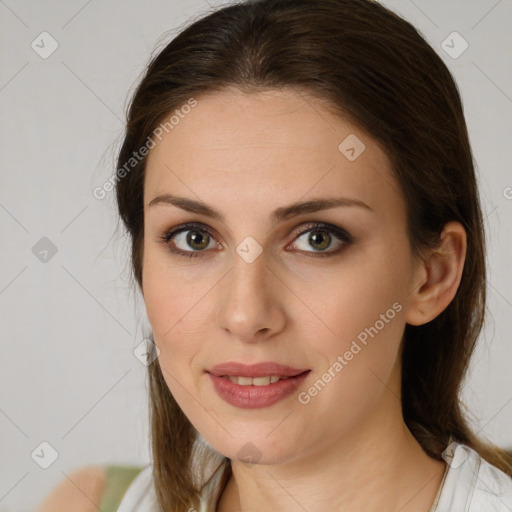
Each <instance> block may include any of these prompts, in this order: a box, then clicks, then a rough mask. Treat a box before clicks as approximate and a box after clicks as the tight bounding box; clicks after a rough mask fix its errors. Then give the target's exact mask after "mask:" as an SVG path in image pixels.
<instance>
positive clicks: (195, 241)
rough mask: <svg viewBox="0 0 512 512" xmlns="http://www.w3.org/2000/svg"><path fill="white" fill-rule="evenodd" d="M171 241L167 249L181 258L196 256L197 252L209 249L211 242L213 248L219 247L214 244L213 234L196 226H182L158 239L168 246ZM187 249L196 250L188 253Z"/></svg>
mask: <svg viewBox="0 0 512 512" xmlns="http://www.w3.org/2000/svg"><path fill="white" fill-rule="evenodd" d="M171 240H172V246H171V247H169V249H170V251H171V252H173V253H175V254H179V255H182V256H188V257H189V258H193V257H195V256H198V252H203V251H204V250H205V249H208V248H211V247H212V245H210V242H213V246H215V245H217V246H218V245H219V244H217V243H215V242H214V238H213V234H212V233H211V232H210V231H208V230H207V229H205V228H204V227H201V226H199V225H198V224H182V225H181V226H177V227H175V228H173V229H171V230H170V231H168V232H166V233H164V234H163V235H162V236H161V237H160V241H161V242H163V243H165V244H169V242H170V241H171ZM180 245H181V247H180ZM189 248H192V249H196V250H194V251H190V250H189Z"/></svg>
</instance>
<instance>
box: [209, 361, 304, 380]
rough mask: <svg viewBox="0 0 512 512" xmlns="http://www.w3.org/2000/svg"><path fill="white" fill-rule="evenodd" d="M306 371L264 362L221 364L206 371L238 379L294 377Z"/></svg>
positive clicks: (218, 375)
mask: <svg viewBox="0 0 512 512" xmlns="http://www.w3.org/2000/svg"><path fill="white" fill-rule="evenodd" d="M306 371H308V368H302V369H301V368H292V367H291V366H287V365H283V364H278V363H273V362H272V361H266V362H264V363H257V364H243V363H237V362H235V361H229V362H226V363H221V364H218V365H216V366H214V367H213V368H210V369H209V370H207V372H208V373H210V374H212V375H216V376H217V377H222V376H223V375H231V376H239V377H269V376H271V375H278V376H280V377H295V376H297V375H300V374H301V373H304V372H306Z"/></svg>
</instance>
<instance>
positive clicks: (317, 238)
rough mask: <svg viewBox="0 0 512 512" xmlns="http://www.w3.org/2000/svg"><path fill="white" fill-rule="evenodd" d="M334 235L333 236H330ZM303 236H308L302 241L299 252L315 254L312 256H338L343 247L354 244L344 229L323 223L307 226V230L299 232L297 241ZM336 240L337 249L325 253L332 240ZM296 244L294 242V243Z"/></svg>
mask: <svg viewBox="0 0 512 512" xmlns="http://www.w3.org/2000/svg"><path fill="white" fill-rule="evenodd" d="M333 234H334V236H332V235H333ZM304 235H309V236H308V237H307V238H305V239H304V240H303V241H302V247H299V250H300V251H301V252H308V253H311V252H313V253H316V254H313V256H315V257H316V256H318V257H326V256H334V255H335V254H338V253H339V252H340V251H341V250H342V249H343V248H344V246H347V245H350V244H352V243H353V242H354V239H353V238H352V236H351V235H349V233H347V232H346V231H345V230H344V229H341V228H338V227H336V226H332V225H330V224H325V223H323V222H322V223H318V222H317V223H314V224H312V225H310V226H309V229H306V230H305V231H304V230H303V231H301V232H300V233H299V236H298V238H297V240H300V239H301V238H302V237H304ZM336 239H337V240H338V241H339V242H338V245H337V248H335V249H331V250H329V251H326V250H325V249H328V248H329V247H331V246H332V243H333V241H334V240H336ZM295 243H296V242H295ZM308 247H312V248H313V251H309V250H308Z"/></svg>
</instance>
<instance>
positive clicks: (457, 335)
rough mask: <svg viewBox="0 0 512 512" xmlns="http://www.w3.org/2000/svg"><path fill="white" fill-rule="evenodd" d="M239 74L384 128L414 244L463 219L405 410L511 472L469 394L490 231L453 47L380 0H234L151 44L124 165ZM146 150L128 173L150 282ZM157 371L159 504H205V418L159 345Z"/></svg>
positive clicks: (408, 362) (382, 137)
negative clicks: (181, 113) (438, 45)
mask: <svg viewBox="0 0 512 512" xmlns="http://www.w3.org/2000/svg"><path fill="white" fill-rule="evenodd" d="M228 87H236V88H237V89H239V90H241V91H243V92H247V93H250V92H257V91H261V90H265V89H283V88H292V89H294V90H296V91H302V92H305V93H306V94H307V95H310V97H316V98H320V99H323V100H325V101H327V102H328V104H329V105H330V106H331V107H332V108H333V110H334V111H336V112H337V113H338V114H339V115H341V116H343V117H345V118H346V119H348V120H350V121H351V122H353V123H355V124H356V125H357V126H359V127H361V128H362V129H364V130H365V131H366V132H367V133H369V134H370V135H371V136H372V137H373V138H374V139H375V140H376V141H377V142H379V143H380V144H381V146H382V147H383V148H384V150H385V151H386V153H387V154H388V156H389V158H390V159H391V162H392V165H393V170H394V172H395V174H396V177H397V180H398V182H399V183H400V186H401V191H402V193H403V197H404V200H405V202H406V207H407V212H408V233H409V238H410V243H411V248H412V251H413V254H414V255H416V256H421V254H422V251H423V250H424V249H428V248H432V247H435V246H436V244H437V243H438V242H439V235H440V233H441V232H442V230H443V227H444V225H445V223H446V222H448V221H451V220H454V221H458V222H460V223H461V224H462V225H463V226H464V228H465V229H466V233H467V252H466V260H465V265H464V270H463V274H462V279H461V282H460V286H459V289H458V291H457V293H456V295H455V297H454V299H453V300H452V302H451V303H450V304H449V305H448V306H447V308H446V309H445V310H444V311H443V312H442V313H441V314H439V315H438V316H437V317H436V318H435V319H434V320H432V321H430V322H428V323H427V324H424V325H421V326H412V325H406V327H405V331H404V339H403V347H402V349H403V351H402V410H403V416H404V420H405V423H406V424H407V426H408V428H409V429H410V430H411V432H412V433H413V435H414V436H415V437H416V439H417V440H418V442H419V443H420V445H421V446H422V447H423V449H424V450H425V452H426V453H428V454H429V455H430V456H431V457H433V458H435V459H438V460H441V453H442V452H443V450H444V449H445V448H446V446H447V444H448V442H449V439H450V437H452V438H453V439H454V440H456V441H458V442H461V443H463V444H466V445H468V446H470V447H472V448H473V449H475V450H476V451H477V452H479V453H480V455H481V456H482V457H483V458H484V459H486V460H487V461H489V462H490V463H491V464H493V465H495V466H497V467H498V468H500V469H501V470H503V471H505V472H507V473H508V474H512V459H511V457H510V456H509V454H507V452H506V451H504V450H502V449H500V448H498V447H496V446H494V445H492V444H491V443H490V442H488V441H484V440H481V439H480V438H478V437H477V435H476V434H475V433H473V432H472V431H471V429H470V427H469V424H468V422H467V419H466V418H465V416H464V412H463V404H462V402H461V400H460V397H459V395H460V392H461V386H462V383H463V380H464V376H465V373H466V370H467V368H468V364H469V362H470V358H471V355H472V353H473V349H474V346H475V343H476V341H477V338H478V336H479V333H480V331H481V329H482V325H483V321H484V314H485V298H486V294H485V287H486V268H485V247H484V244H485V236H484V230H483V221H482V213H481V208H480V200H479V197H478V189H477V183H476V177H475V169H474V165H473V157H472V153H471V148H470V144H469V139H468V133H467V128H466V123H465V119H464V114H463V109H462V105H461V99H460V97H459V92H458V89H457V86H456V84H455V82H454V79H453V77H452V75H451V74H450V72H449V70H448V69H447V67H446V65H445V64H444V63H443V61H442V59H441V58H440V57H439V56H438V55H437V54H436V52H435V51H434V50H433V49H432V48H431V46H430V45H429V44H428V43H427V42H426V41H425V39H424V38H423V37H422V36H421V35H420V34H419V33H418V31H417V30H416V29H415V28H414V27H413V26H412V25H411V24H410V23H408V22H407V21H405V20H404V19H402V18H401V17H399V16H398V15H397V14H395V13H393V12H392V11H390V10H388V9H386V8H385V7H384V6H382V5H381V4H379V3H378V2H377V1H374V0H262V1H246V2H242V3H238V4H235V5H229V6H227V7H224V8H221V9H219V10H216V11H214V12H212V13H209V14H208V15H206V16H204V17H202V18H200V19H198V20H197V21H195V22H194V23H192V24H191V25H189V26H188V27H187V28H185V29H184V30H182V31H181V32H180V33H179V34H178V35H177V36H176V37H175V38H174V39H173V40H172V41H171V42H170V43H169V44H168V45H167V46H166V47H165V48H164V49H163V50H162V51H161V52H160V53H159V54H158V55H156V56H155V57H154V58H152V60H151V62H150V63H149V65H148V67H147V70H146V72H145V75H144V77H143V79H142V81H141V82H140V84H139V85H138V88H137V89H136V91H135V93H134V95H133V98H132V100H131V104H130V107H129V111H128V115H127V117H128V119H127V126H126V134H125V138H124V142H123V144H122V148H121V150H120V152H119V157H118V162H117V164H118V169H120V168H121V167H122V166H123V165H125V164H126V162H127V161H129V159H130V158H131V157H132V154H133V152H134V151H137V150H138V149H139V148H141V147H142V146H144V144H145V143H146V140H147V138H148V136H150V135H151V133H152V132H153V130H155V128H156V127H157V126H158V125H159V123H161V122H162V120H163V119H164V118H165V117H166V116H169V115H170V113H171V112H172V111H173V110H175V109H176V108H178V107H180V105H183V104H185V103H187V101H188V100H189V99H190V98H193V97H196V98H198V97H199V96H200V95H201V94H204V93H208V92H213V91H222V90H223V89H226V88H228ZM145 161H146V158H143V159H141V160H140V162H138V163H137V165H135V166H134V167H133V169H132V170H131V171H130V172H129V173H127V174H126V176H124V177H123V178H122V179H119V180H118V181H117V184H116V194H117V202H118V208H119V214H120V217H121V219H122V220H123V222H124V225H125V226H126V228H127V230H128V232H129V234H130V237H131V243H132V270H133V274H134V277H135V279H136V281H137V283H138V285H139V287H140V288H141V289H142V260H143V238H144V229H143V227H144V224H143V221H144V217H143V215H144V213H143V191H144V169H145ZM149 379H150V408H151V423H152V427H151V428H152V430H151V436H152V439H151V443H152V455H153V464H154V478H155V487H156V491H157V496H158V501H159V504H160V506H161V507H162V510H165V511H168V512H171V511H176V512H177V511H178V510H182V509H183V507H191V506H194V507H197V504H198V502H197V497H196V492H197V491H198V488H197V486H195V484H194V481H193V475H192V473H191V468H190V462H191V453H192V449H193V445H194V441H195V439H196V436H197V432H196V430H195V428H194V427H193V425H192V424H191V423H190V422H189V420H188V419H187V417H186V416H185V415H184V413H183V412H182V411H181V409H180V407H179V406H178V404H177V403H176V401H175V400H174V398H173V396H172V395H171V393H170V392H169V389H168V387H167V385H166V383H165V380H164V378H163V375H162V370H161V368H160V365H159V361H158V359H157V360H155V362H154V363H153V364H151V365H150V366H149ZM210 452H211V449H210ZM204 457H205V458H206V457H208V451H207V450H206V451H205V453H204ZM229 470H230V467H229V466H228V471H229Z"/></svg>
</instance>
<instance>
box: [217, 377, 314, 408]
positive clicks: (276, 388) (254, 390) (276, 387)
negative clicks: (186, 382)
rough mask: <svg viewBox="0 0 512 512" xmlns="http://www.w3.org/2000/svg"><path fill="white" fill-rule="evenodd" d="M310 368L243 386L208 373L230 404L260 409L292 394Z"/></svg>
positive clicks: (223, 397)
mask: <svg viewBox="0 0 512 512" xmlns="http://www.w3.org/2000/svg"><path fill="white" fill-rule="evenodd" d="M309 373H310V370H308V371H307V372H304V373H301V374H300V375H297V376H296V377H290V378H288V379H284V380H280V381H278V382H275V383H274V384H268V385H266V386H253V385H252V384H251V385H250V386H241V385H240V384H235V383H234V382H231V381H230V380H229V379H228V378H224V377H217V376H216V375H212V374H211V373H208V376H209V377H210V379H211V380H212V382H213V385H214V387H215V391H217V394H218V395H219V396H220V397H221V398H222V399H223V400H225V401H226V402H227V403H228V404H231V405H233V406H235V407H240V408H242V409H259V408H261V407H269V406H270V405H273V404H275V403H276V402H279V400H283V399H284V398H286V397H288V396H290V395H291V394H292V393H293V392H294V391H295V390H296V389H297V388H298V387H299V386H300V385H301V384H302V382H303V381H304V379H305V378H306V377H307V376H308V375H309Z"/></svg>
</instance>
